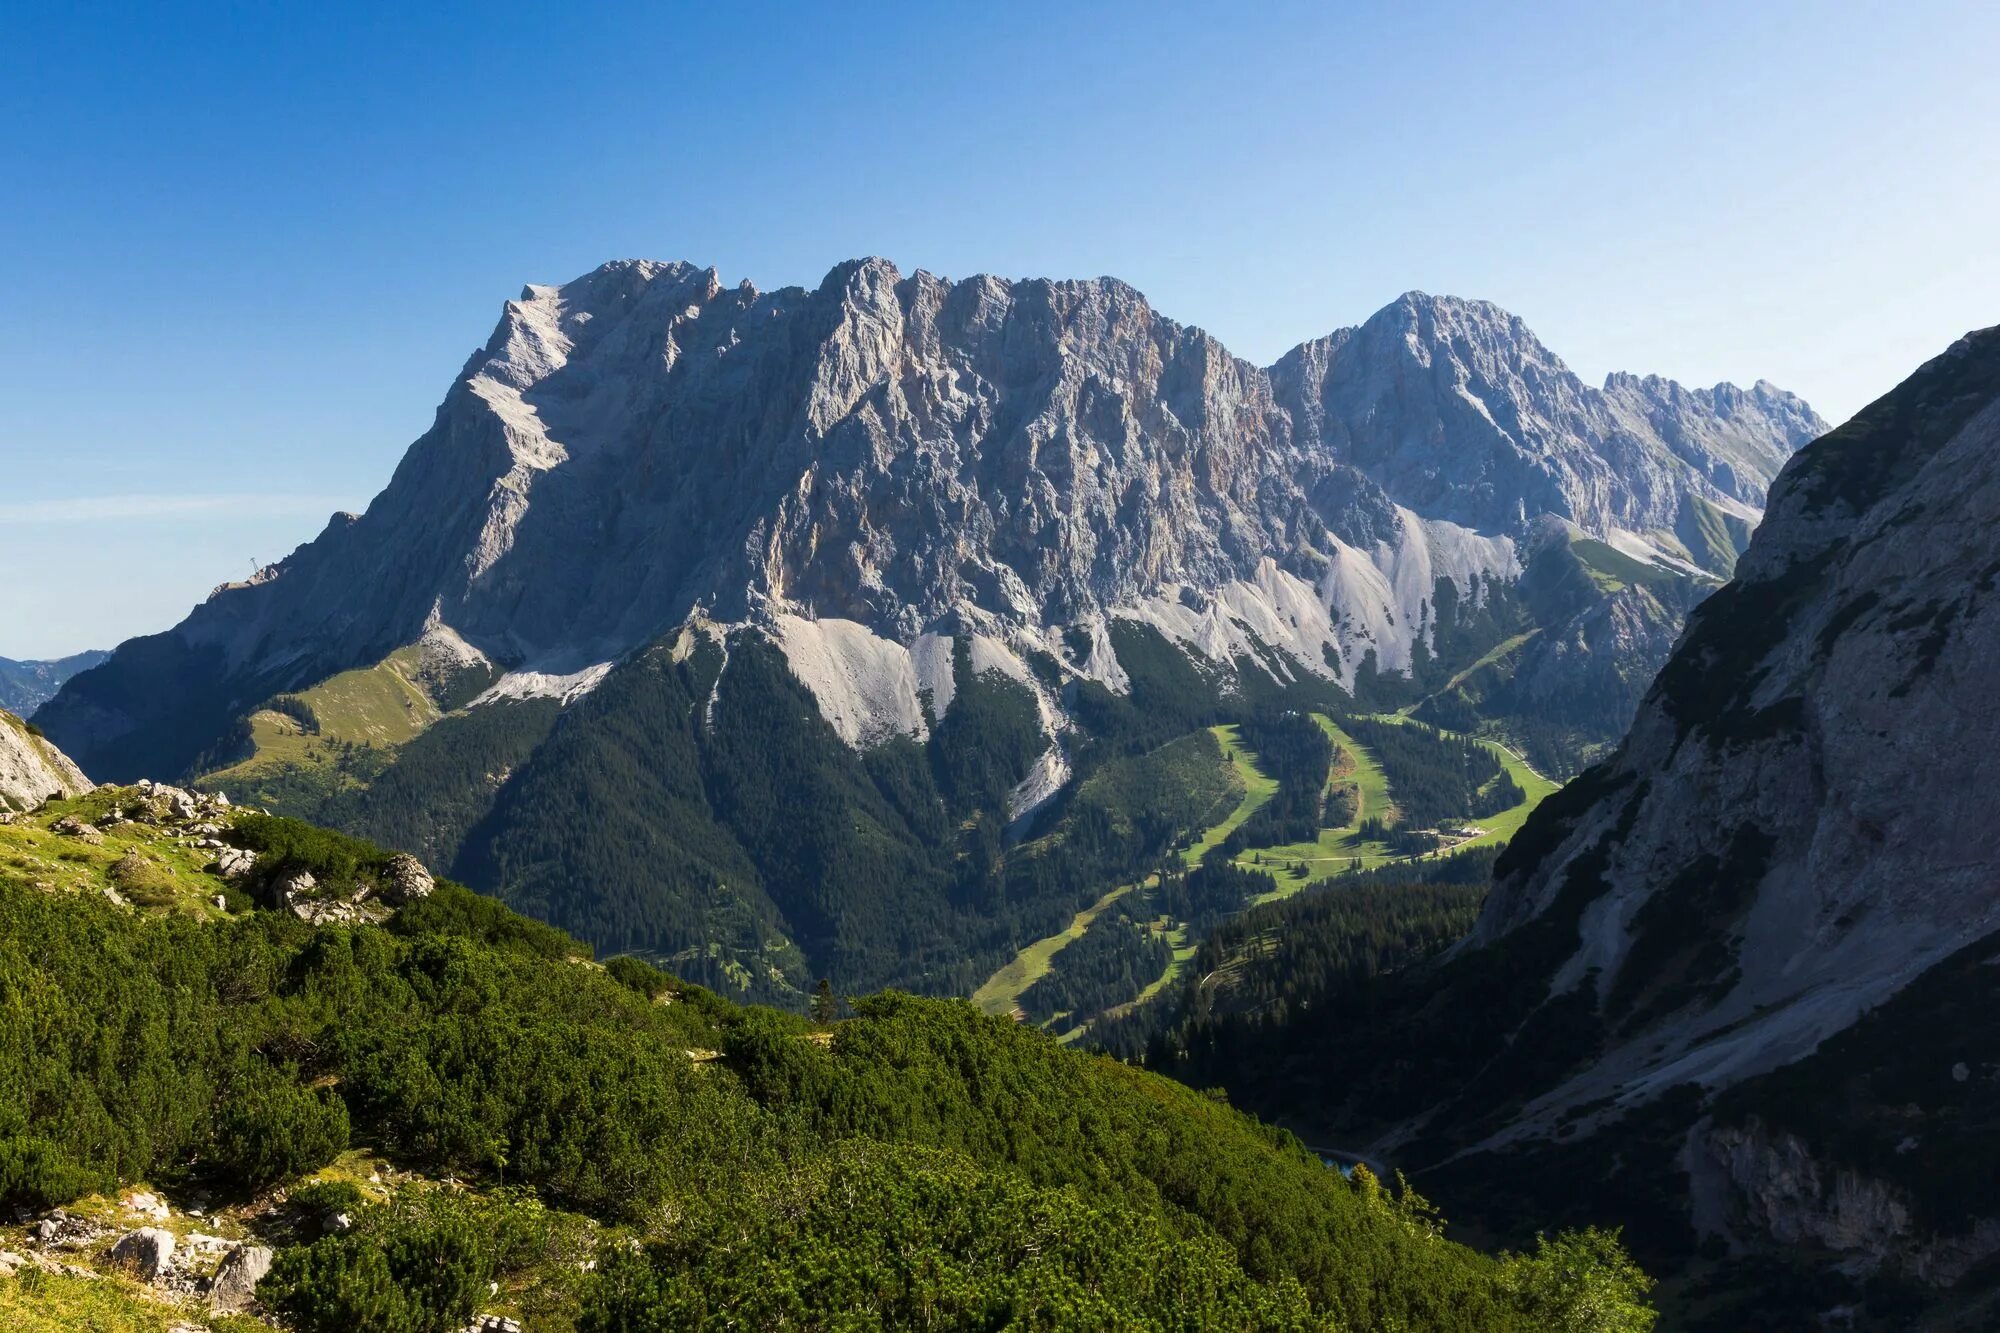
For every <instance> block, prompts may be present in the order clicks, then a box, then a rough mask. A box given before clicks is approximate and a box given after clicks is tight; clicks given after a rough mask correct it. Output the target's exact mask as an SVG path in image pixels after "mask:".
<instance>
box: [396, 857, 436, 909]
mask: <svg viewBox="0 0 2000 1333" xmlns="http://www.w3.org/2000/svg"><path fill="white" fill-rule="evenodd" d="M436 887H437V884H436V881H434V880H433V879H432V878H431V872H430V871H429V870H428V869H426V868H425V866H424V863H423V862H422V861H419V860H418V859H417V858H416V857H414V856H411V855H410V854H409V853H408V852H398V853H396V854H395V855H394V856H392V857H390V858H389V864H388V866H387V867H386V869H385V870H384V872H383V883H382V901H383V902H385V903H387V904H388V905H389V906H391V907H403V906H406V905H408V904H410V903H413V902H416V901H417V900H418V899H419V898H428V897H430V896H431V891H432V890H433V889H435V888H436Z"/></svg>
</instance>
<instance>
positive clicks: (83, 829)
mask: <svg viewBox="0 0 2000 1333" xmlns="http://www.w3.org/2000/svg"><path fill="white" fill-rule="evenodd" d="M49 830H50V831H51V832H53V833H60V834H62V835H63V836H64V837H66V838H78V839H81V840H82V841H84V842H87V843H89V844H90V845H91V846H93V847H95V846H97V845H98V844H99V843H101V842H103V841H104V834H103V833H102V832H101V831H100V830H99V829H98V827H97V826H96V825H95V824H86V823H84V822H83V821H82V820H81V819H78V818H77V817H76V816H75V815H64V816H63V817H62V818H61V819H58V820H57V821H56V822H55V823H53V824H51V825H49Z"/></svg>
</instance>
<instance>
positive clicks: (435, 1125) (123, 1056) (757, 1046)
mask: <svg viewBox="0 0 2000 1333" xmlns="http://www.w3.org/2000/svg"><path fill="white" fill-rule="evenodd" d="M91 799H93V800H98V799H109V800H115V799H117V797H116V796H115V795H110V796H104V797H93V798H91ZM62 813H64V810H63V809H62V808H61V807H55V808H51V809H50V810H48V811H45V812H43V814H42V815H40V816H37V819H38V820H42V819H49V818H53V817H56V816H59V815H60V814H62ZM242 827H243V829H244V833H243V840H244V841H256V842H257V843H258V844H259V846H260V847H261V849H262V851H263V854H264V855H265V856H266V857H269V858H273V859H274V860H278V861H282V862H283V863H284V864H286V865H288V866H291V865H297V866H298V867H300V868H306V869H310V870H312V871H313V873H314V874H315V875H316V876H320V877H322V878H324V879H326V880H328V881H332V882H340V881H342V880H343V879H345V880H349V881H359V880H361V879H364V878H365V877H366V876H367V875H368V874H369V873H370V867H371V865H373V864H375V863H376V861H377V859H378V858H379V857H380V853H379V852H375V851H374V850H373V849H371V848H368V847H366V846H365V845H358V844H356V843H355V842H354V841H353V840H350V839H344V838H336V837H331V836H326V837H314V836H313V835H311V834H310V833H307V832H302V831H301V830H300V829H298V828H297V827H296V826H294V825H291V824H290V823H288V822H285V821H268V822H257V821H246V823H245V824H244V825H243V826H242ZM12 831H13V830H9V832H12ZM233 836H236V835H235V834H234V833H233V832H232V837H233ZM119 855H120V856H121V857H122V856H123V855H124V853H122V852H121V853H119ZM113 864H114V865H115V864H116V861H114V862H113ZM193 873H196V874H200V872H198V871H197V872H193ZM202 887H203V888H205V887H206V885H205V884H204V885H202ZM195 892H196V891H195V890H193V889H184V890H183V896H194V893H195ZM0 996H5V997H6V999H7V1002H8V1003H9V1005H10V1008H11V1012H12V1014H13V1021H12V1022H10V1023H9V1024H8V1025H6V1028H5V1032H4V1034H0V1036H4V1040H0V1204H4V1205H6V1206H10V1207H23V1208H28V1209H31V1210H39V1209H45V1208H48V1207H49V1206H51V1205H53V1204H58V1203H63V1202H66V1201H68V1200H70V1199H73V1198H76V1197H77V1196H79V1195H83V1194H87V1193H89V1192H91V1191H108V1190H113V1189H115V1188H117V1187H118V1186H120V1185H122V1184H124V1183H126V1182H131V1181H135V1180H146V1181H150V1182H153V1183H154V1184H155V1185H156V1186H158V1187H163V1188H164V1189H165V1191H166V1192H167V1193H168V1194H169V1195H170V1196H171V1197H176V1198H185V1197H192V1195H193V1194H195V1193H201V1194H205V1195H210V1196H213V1197H215V1198H216V1199H218V1200H222V1201H228V1200H240V1201H245V1202H244V1203H243V1204H242V1208H243V1210H244V1211H243V1215H244V1216H255V1217H258V1218H260V1219H262V1220H261V1221H259V1222H258V1225H259V1226H260V1227H262V1228H263V1233H262V1234H265V1235H268V1236H269V1237H271V1238H272V1239H273V1240H275V1241H276V1242H277V1243H278V1244H279V1246H280V1248H279V1254H278V1257H277V1262H276V1264H275V1266H274V1268H273V1269H272V1272H271V1274H270V1276H269V1277H268V1278H266V1279H265V1284H264V1285H263V1286H262V1287H260V1288H259V1299H260V1300H261V1301H262V1302H263V1308H264V1309H265V1310H266V1311H267V1312H269V1313H270V1314H272V1315H274V1316H278V1317H282V1318H283V1319H285V1320H286V1321H287V1322H288V1323H289V1325H290V1326H292V1327H294V1328H298V1329H310V1330H317V1329H334V1328H339V1329H343V1330H346V1329H358V1328H372V1329H385V1330H411V1331H412V1333H414V1331H415V1330H426V1331H428V1330H448V1329H455V1328H457V1327H460V1326H462V1325H463V1323H464V1322H465V1321H466V1320H467V1319H468V1318H469V1317H470V1316H471V1315H472V1314H473V1313H475V1312H477V1311H482V1310H484V1311H501V1312H511V1313H515V1314H517V1315H523V1314H525V1315H530V1317H531V1318H532V1325H533V1327H535V1328H537V1329H542V1328H552V1329H563V1328H578V1329H601V1330H610V1329H634V1328H669V1327H672V1328H679V1327H688V1326H723V1325H735V1326H741V1325H750V1326H770V1325H774V1324H775V1325H784V1324H786V1323H787V1322H790V1323H793V1324H798V1323H800V1322H806V1321H809V1320H812V1319H820V1318H825V1317H828V1316H829V1315H830V1314H832V1313H833V1312H836V1311H838V1312H844V1314H845V1316H846V1324H847V1325H848V1326H855V1327H882V1326H895V1325H902V1324H908V1323H914V1322H921V1321H923V1320H926V1319H928V1320H930V1321H931V1322H933V1323H941V1324H945V1325H952V1326H963V1325H966V1324H979V1325H988V1326H997V1325H1003V1324H1006V1323H1008V1322H1009V1321H1010V1320H1011V1321H1015V1322H1017V1323H1019V1324H1020V1325H1022V1326H1035V1327H1068V1326H1080V1325H1087V1326H1102V1325H1104V1324H1106V1323H1109V1324H1114V1325H1118V1326H1125V1327H1185V1326H1187V1325H1188V1323H1189V1322H1190V1321H1191V1320H1192V1321H1193V1322H1194V1323H1197V1324H1200V1325H1203V1326H1208V1327H1224V1328H1226V1327H1239V1328H1269V1327H1343V1328H1349V1327H1370V1328H1372V1327H1391V1326H1400V1327H1422V1328H1435V1329H1466V1330H1472V1329H1480V1330H1486V1329H1507V1328H1521V1329H1527V1328H1545V1327H1549V1326H1551V1325H1550V1324H1549V1322H1548V1312H1549V1310H1550V1309H1551V1308H1554V1307H1560V1309H1562V1310H1576V1309H1582V1308H1585V1306H1586V1305H1589V1306H1590V1308H1596V1307H1595V1304H1594V1303H1596V1302H1599V1300H1600V1296H1601V1290H1600V1288H1601V1287H1603V1286H1604V1285H1605V1284H1608V1285H1609V1286H1610V1287H1612V1288H1615V1289H1616V1290H1617V1291H1618V1292H1619V1293H1620V1295H1619V1296H1618V1298H1617V1299H1618V1302H1619V1304H1620V1306H1621V1308H1626V1307H1629V1308H1630V1309H1632V1310H1634V1311H1642V1310H1643V1281H1641V1280H1639V1279H1637V1278H1636V1277H1635V1276H1634V1275H1632V1274H1630V1273H1628V1272H1626V1271H1625V1270H1624V1268H1623V1267H1622V1266H1621V1265H1620V1263H1619V1262H1618V1259H1619V1256H1618V1252H1617V1250H1616V1247H1615V1245H1613V1246H1609V1247H1607V1248H1606V1249H1605V1251H1604V1253H1603V1254H1602V1255H1600V1256H1599V1258H1597V1259H1595V1260H1592V1261H1591V1262H1590V1264H1589V1265H1587V1268H1588V1273H1587V1274H1586V1275H1587V1276H1591V1275H1594V1276H1592V1280H1591V1281H1590V1282H1586V1283H1584V1284H1583V1288H1588V1290H1589V1293H1590V1294H1588V1295H1587V1296H1586V1295H1578V1294H1576V1291H1577V1290H1582V1289H1583V1288H1579V1287H1578V1286H1577V1281H1576V1279H1577V1268H1576V1265H1575V1264H1574V1263H1571V1262H1569V1261H1565V1263H1563V1264H1559V1265H1552V1264H1546V1263H1542V1262H1541V1261H1540V1260H1539V1259H1537V1258H1536V1257H1534V1256H1529V1257H1526V1258H1517V1259H1504V1260H1503V1259H1494V1258H1488V1257H1485V1256H1482V1255H1480V1254H1478V1253H1476V1252H1474V1251H1471V1250H1468V1249H1464V1248H1462V1247H1460V1246H1457V1245H1454V1244H1450V1243H1448V1242H1445V1241H1444V1240H1442V1239H1441V1238H1440V1237H1439V1236H1438V1235H1437V1232H1436V1228H1435V1225H1434V1221H1433V1218H1432V1214H1431V1213H1430V1211H1429V1210H1428V1208H1427V1207H1424V1206H1420V1201H1417V1200H1415V1198H1414V1196H1410V1195H1403V1196H1398V1195H1396V1194H1393V1193H1391V1192H1389V1191H1386V1190H1381V1189H1379V1188H1378V1187H1375V1186H1374V1185H1373V1184H1372V1182H1364V1184H1362V1185H1353V1184H1349V1183H1347V1182H1344V1181H1343V1180H1342V1179H1341V1177H1340V1176H1339V1175H1338V1174H1337V1173H1334V1172H1330V1171H1328V1170H1326V1169H1325V1168H1323V1167H1322V1166H1321V1165H1320V1163H1319V1162H1318V1160H1317V1159H1316V1158H1315V1157H1314V1156H1313V1155H1312V1154H1311V1153H1309V1152H1307V1151H1306V1150H1305V1149H1304V1148H1302V1147H1301V1146H1300V1145H1299V1144H1298V1142H1297V1141H1296V1140H1294V1139H1292V1138H1291V1137H1290V1136H1289V1135H1285V1134H1282V1133H1279V1132H1276V1131H1273V1130H1270V1129H1268V1128H1266V1127H1264V1126H1262V1125H1260V1124H1258V1123H1257V1122H1256V1121H1254V1120H1252V1119H1251V1118H1250V1117H1248V1116H1246V1115H1244V1114H1242V1113H1241V1112H1238V1111H1236V1110H1233V1109H1231V1108H1230V1107H1229V1106H1228V1105H1227V1104H1226V1103H1224V1102H1222V1101H1221V1100H1219V1099H1217V1098H1214V1097H1211V1096H1206V1095H1203V1094H1200V1093H1197V1092H1194V1091H1191V1090H1189V1089H1187V1088H1185V1087H1182V1086H1180V1085H1178V1084H1175V1083H1172V1082H1170V1081H1167V1080H1165V1079H1162V1078H1160V1077H1158V1076H1157V1075H1153V1074H1149V1073H1145V1072H1142V1071H1140V1070H1137V1069H1133V1068H1130V1067H1128V1066H1125V1065H1122V1064H1119V1063H1117V1062H1115V1061H1111V1060H1108V1059H1106V1058H1103V1057H1093V1056H1085V1055H1079V1054H1075V1053H1072V1052H1068V1051H1065V1050H1063V1049H1062V1048H1060V1047H1059V1046H1058V1045H1057V1044H1056V1043H1054V1042H1053V1041H1051V1040H1050V1039H1049V1038H1048V1037H1046V1036H1044V1035H1042V1034H1040V1033H1037V1032H1035V1031H1033V1030H1032V1029H1027V1028H1021V1027H1017V1026H1015V1025H1013V1024H1011V1023H1007V1022H1004V1021H1000V1020H995V1019H991V1018H988V1017H986V1016H984V1015H981V1014H979V1013H978V1012H977V1011H976V1010H974V1009H973V1008H972V1007H971V1006H970V1005H967V1004H965V1003H964V1002H962V1001H940V1000H924V999H919V998H915V997H911V996H905V995H897V994H893V993H891V994H882V995H878V996H874V997H869V998H864V999H855V1000H853V1001H852V1006H851V1007H852V1010H853V1012H854V1015H855V1016H854V1017H853V1018H851V1019H847V1020H843V1021H839V1022H836V1023H833V1024H832V1025H831V1026H826V1025H814V1024H812V1023H809V1022H808V1021H807V1020H805V1019H804V1018H801V1017H797V1016H794V1015H790V1014H786V1013H782V1012H779V1011H775V1010H770V1009H762V1008H755V1007H747V1008H746V1007H740V1006H738V1005H735V1004H733V1003H730V1002H728V1001H725V1000H723V999H721V998H719V997H717V996H716V995H714V994H712V993H711V992H708V991H706V990H703V989H702V988H700V987H696V986H692V985H689V984H686V983H684V982H681V981H679V980H676V979H674V978H672V977H671V976H668V975H666V974H664V973H661V972H659V971H658V970H656V969H654V968H652V967H650V966H648V965H647V964H645V963H642V962H638V961H636V960H630V959H627V960H620V961H619V962H618V963H617V965H616V966H615V967H612V968H605V967H600V966H598V965H597V964H595V963H594V962H592V961H591V959H590V957H589V954H588V952H587V951H586V950H584V949H583V948H582V947H581V946H579V945H577V944H576V943H574V942H573V941H572V940H570V939H569V938H568V937H567V936H565V935H563V934H562V933H560V932H558V931H556V930H553V929H551V928H549V927H547V926H543V925H539V924H536V923H533V922H529V921H526V920H524V919H522V918H520V917H518V916H515V915H514V914H513V913H511V912H509V911H507V910H506V909H505V908H503V907H501V906H500V905H499V904H497V903H495V902H492V901H491V900H488V899H483V898H480V897H478V896H476V895H473V894H471V893H469V892H467V891H465V890H463V889H460V888H458V887H456V886H452V885H449V884H441V885H440V886H439V888H438V889H437V891H436V892H435V893H433V894H432V895H431V896H430V897H428V898H424V899H422V900H420V901H417V902H415V903H412V904H411V905H409V906H406V907H404V908H402V909H401V910H400V911H399V912H398V913H397V914H396V915H395V916H394V917H393V918H392V919H391V920H390V921H389V922H388V923H387V924H386V925H382V926H375V925H358V926H345V925H327V926H318V927H314V926H308V925H306V924H305V923H303V922H301V921H298V920H296V919H294V918H292V917H291V916H290V915H288V914H281V913H275V912H267V911H263V910H236V911H231V912H226V913H224V912H216V911H210V912H209V913H206V914H200V913H190V912H185V911H180V910H176V909H175V908H174V907H172V906H169V907H164V908H160V909H138V908H135V907H132V906H129V905H126V906H120V905H117V904H114V903H112V902H111V901H110V900H109V899H107V898H106V897H105V896H104V895H102V894H99V893H74V892H63V891H60V890H57V889H55V888H53V887H51V888H38V887H35V886H34V885H33V884H32V883H31V882H25V881H24V880H23V879H22V878H21V877H19V876H18V875H15V874H12V873H5V874H0ZM357 1148H360V1149H364V1150H366V1151H367V1152H368V1153H370V1154H375V1155H378V1156H379V1159H380V1160H381V1162H382V1163H383V1165H382V1166H381V1167H380V1168H379V1169H371V1171H370V1175H369V1176H367V1177H362V1178H361V1179H359V1180H357V1179H356V1178H355V1174H354V1172H353V1171H350V1170H348V1169H347V1168H346V1167H345V1166H344V1164H346V1163H349V1162H351V1161H353V1160H354V1153H355V1149H357ZM384 1177H387V1178H384ZM302 1178H303V1179H306V1180H307V1182H308V1183H307V1185H306V1187H304V1188H299V1187H297V1186H293V1187H292V1189H291V1191H290V1193H289V1196H288V1199H287V1201H286V1202H284V1203H283V1204H275V1203H271V1202H269V1201H270V1200H273V1199H275V1198H277V1196H276V1195H274V1194H273V1193H272V1190H273V1187H278V1188H280V1189H282V1188H284V1187H285V1186H287V1185H288V1184H290V1183H291V1182H295V1181H299V1180H301V1179H302ZM447 1180H449V1181H451V1182H455V1183H453V1184H446V1183H445V1182H446V1181H447ZM378 1181H379V1183H378ZM314 1182H317V1183H314ZM258 1201H266V1202H258ZM273 1208H275V1209H276V1211H271V1210H272V1209H273ZM335 1213H338V1214H339V1219H338V1221H337V1222H336V1221H334V1220H333V1218H332V1215H333V1214H335ZM635 1242H636V1248H635V1246H634V1243H635ZM1599 1278H1601V1282H1600V1281H1598V1279H1599ZM45 1280H47V1279H46V1277H45V1276H37V1277H35V1278H33V1279H29V1278H26V1277H23V1278H16V1279H11V1280H0V1302H4V1301H6V1300H9V1299H15V1293H16V1292H17V1291H18V1290H19V1289H20V1284H22V1283H24V1282H30V1281H32V1282H35V1283H40V1282H43V1281H45ZM9 1281H11V1283H12V1284H13V1285H11V1286H10V1285H8V1283H9ZM58 1285H60V1284H58ZM1573 1289H1575V1290H1573ZM65 1290H66V1291H67V1288H65ZM65 1299H68V1297H67V1295H66V1296H65ZM91 1299H95V1296H94V1295H93V1296H92V1297H91ZM0 1308H4V1306H0ZM1640 1317H1643V1316H1640ZM107 1326H110V1327H120V1326H130V1327H135V1328H143V1327H149V1325H148V1324H146V1323H144V1322H132V1323H129V1324H127V1325H120V1324H117V1323H115V1322H113V1323H110V1324H108V1325H107ZM1581 1326H1588V1327H1593V1328H1596V1327H1603V1328H1613V1327H1624V1326H1625V1325H1621V1324H1613V1323H1602V1322H1598V1323H1591V1324H1588V1325H1581Z"/></svg>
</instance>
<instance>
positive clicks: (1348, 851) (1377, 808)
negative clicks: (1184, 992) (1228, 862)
mask: <svg viewBox="0 0 2000 1333" xmlns="http://www.w3.org/2000/svg"><path fill="white" fill-rule="evenodd" d="M1313 721H1315V722H1317V723H1319V726H1320V730H1322V731H1324V732H1325V733H1326V734H1327V736H1328V738H1329V739H1331V740H1332V741H1333V744H1334V749H1335V751H1336V758H1335V760H1334V765H1333V771H1332V773H1331V775H1330V776H1329V777H1328V780H1327V781H1328V786H1329V787H1337V786H1340V785H1342V784H1347V785H1351V786H1352V787H1353V788H1354V792H1355V797H1356V799H1355V802H1354V815H1353V817H1352V818H1351V819H1349V820H1348V822H1347V823H1346V824H1344V825H1342V826H1341V827H1340V828H1330V829H1321V830H1320V834H1319V837H1318V838H1316V839H1314V840H1313V841H1311V842H1295V843H1286V844H1285V845H1283V846H1280V847H1252V848H1247V849H1245V850H1244V851H1243V852H1241V853H1240V854H1239V855H1238V856H1237V857H1236V864H1237V865H1240V866H1243V867H1245V868H1246V869H1251V870H1267V871H1270V872H1271V873H1273V874H1275V875H1277V876H1278V887H1277V889H1275V890H1274V891H1272V892H1270V893H1266V894H1260V895H1258V897H1257V900H1256V901H1257V902H1259V903H1264V902H1271V901H1274V900H1276V899H1279V898H1286V897H1289V896H1291V895H1292V894H1294V893H1297V892H1298V891H1299V890H1300V889H1301V888H1304V887H1305V886H1306V884H1308V883H1310V882H1311V880H1312V879H1313V878H1315V877H1316V876H1319V875H1325V874H1327V873H1330V872H1331V871H1334V870H1344V869H1346V868H1347V867H1348V866H1349V865H1352V864H1353V863H1354V862H1355V861H1356V860H1357V859H1358V860H1359V861H1360V862H1361V864H1362V866H1363V867H1364V868H1370V867H1374V866H1378V865H1386V864H1387V863H1389V862H1390V861H1393V860H1395V859H1396V857H1395V854H1394V853H1392V852H1391V851H1390V850H1389V848H1388V847H1386V846H1385V845H1383V844H1382V843H1379V842H1363V841H1361V838H1360V829H1361V823H1362V821H1363V820H1365V819H1368V818H1370V817H1371V816H1373V817H1376V818H1380V819H1382V820H1384V821H1385V822H1387V823H1390V824H1393V823H1395V820H1396V805H1395V802H1394V801H1393V800H1391V799H1390V795H1389V779H1388V778H1387V776H1385V775H1384V774H1383V772H1382V766H1381V765H1380V764H1378V763H1376V762H1375V757H1374V756H1373V755H1371V754H1370V753H1369V752H1368V747H1366V746H1365V745H1362V744H1361V743H1360V742H1359V741H1357V740H1355V739H1354V738H1353V737H1352V736H1349V735H1348V734H1347V733H1346V732H1345V731H1342V730H1341V729H1340V727H1339V725H1338V724H1336V723H1335V722H1334V720H1333V719H1332V718H1330V717H1328V716H1327V715H1326V714H1324V713H1314V714H1313ZM1301 861H1303V862H1304V863H1305V864H1306V866H1307V867H1308V871H1307V875H1306V878H1305V879H1294V878H1293V877H1292V875H1291V872H1290V871H1289V870H1288V869H1287V867H1289V866H1290V865H1292V864H1293V863H1295V862H1301Z"/></svg>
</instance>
